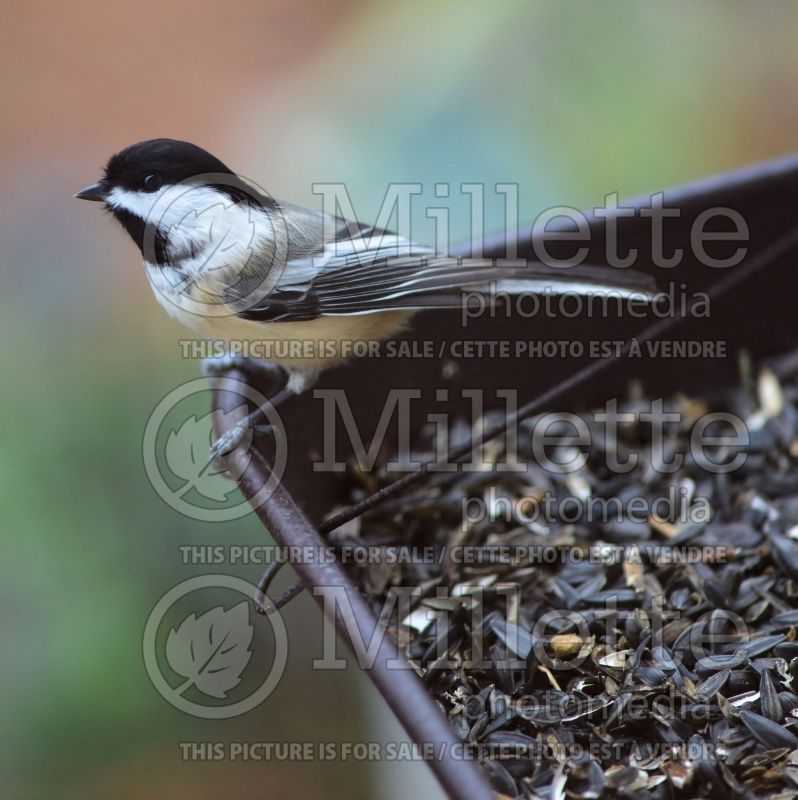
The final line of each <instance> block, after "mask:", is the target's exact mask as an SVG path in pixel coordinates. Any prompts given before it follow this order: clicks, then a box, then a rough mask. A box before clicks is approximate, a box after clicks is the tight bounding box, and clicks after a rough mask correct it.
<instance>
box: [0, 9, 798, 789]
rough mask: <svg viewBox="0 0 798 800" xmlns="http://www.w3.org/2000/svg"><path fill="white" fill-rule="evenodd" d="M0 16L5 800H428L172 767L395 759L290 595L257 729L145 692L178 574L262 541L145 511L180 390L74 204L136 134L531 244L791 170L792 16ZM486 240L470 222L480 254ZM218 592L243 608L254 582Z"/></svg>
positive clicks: (281, 184) (387, 725) (188, 12)
mask: <svg viewBox="0 0 798 800" xmlns="http://www.w3.org/2000/svg"><path fill="white" fill-rule="evenodd" d="M3 12H4V13H3V19H4V24H3V26H2V30H1V31H0V39H1V40H2V48H1V49H0V59H2V70H0V86H1V87H2V101H3V125H2V134H0V136H1V137H2V138H1V139H0V166H1V167H2V170H0V180H2V191H1V192H0V242H1V243H2V245H1V246H2V251H0V337H2V340H3V341H5V342H6V345H5V347H3V348H2V358H3V360H4V363H3V378H4V380H3V390H2V403H3V414H2V419H3V421H4V422H3V424H2V426H0V440H1V444H0V448H1V449H0V453H2V458H1V459H0V530H1V531H2V533H0V535H1V536H2V558H0V605H1V606H2V613H1V614H0V639H1V640H2V647H0V653H2V655H0V663H2V667H1V668H0V692H2V695H3V697H4V703H3V714H2V716H0V775H1V776H2V778H1V780H2V784H3V796H5V797H8V798H40V797H58V798H61V797H64V798H73V797H74V798H83V799H84V800H85V799H86V798H105V797H109V796H112V797H115V798H117V800H122V799H123V798H143V797H153V796H156V797H166V798H182V797H186V798H188V797H191V798H192V799H193V800H203V799H204V798H208V799H210V798H230V797H236V798H239V797H240V798H254V797H258V798H271V797H275V798H277V797H280V798H282V797H286V796H289V797H303V798H309V799H310V798H322V797H324V798H338V797H341V798H343V797H347V798H351V797H373V796H380V797H406V796H409V795H410V794H411V792H412V794H413V795H414V796H415V797H416V798H417V800H420V799H421V798H426V797H429V798H438V797H440V796H441V794H440V792H439V790H438V789H437V788H436V786H435V785H434V783H433V781H432V779H431V778H430V776H429V775H428V774H427V770H426V767H425V766H424V765H423V764H420V763H412V764H395V765H393V766H386V765H380V764H365V763H357V762H351V761H350V762H346V763H339V762H336V761H315V762H312V763H301V762H276V761H271V762H231V761H229V760H222V761H218V762H216V761H211V762H203V763H197V762H190V761H189V762H186V761H184V760H182V758H181V751H180V748H179V746H178V743H179V742H181V741H200V742H202V741H207V742H215V741H314V740H324V741H345V740H353V739H356V740H366V741H368V740H380V739H382V740H389V739H397V738H400V737H401V732H400V731H399V730H398V728H397V726H396V724H395V722H394V721H393V720H392V718H391V717H390V715H389V713H388V712H387V710H386V709H385V708H384V707H383V706H382V703H381V700H380V698H379V697H378V696H377V694H376V692H375V691H374V690H373V689H372V687H371V686H370V684H369V682H368V680H367V679H366V678H365V677H364V676H363V675H362V674H361V673H360V672H359V671H358V670H357V669H356V668H355V667H354V666H352V667H351V668H350V669H348V670H346V671H341V672H331V671H327V672H316V673H314V672H312V670H311V661H312V659H313V658H314V657H319V655H320V651H321V639H320V636H319V635H317V634H318V630H319V617H320V613H319V611H318V609H317V608H316V606H315V604H314V603H313V602H312V600H310V599H309V598H308V597H307V596H302V597H301V598H300V599H299V600H297V601H296V602H295V603H294V604H293V605H291V606H290V607H289V608H288V609H287V610H286V612H285V614H284V617H285V620H286V624H287V626H288V630H289V637H290V639H289V641H290V653H289V662H288V669H287V671H286V674H285V676H284V678H283V680H282V681H281V683H280V685H279V687H278V690H277V691H276V692H275V693H274V694H273V695H272V696H271V697H270V698H269V699H268V700H267V701H266V702H265V703H264V704H263V705H261V706H259V707H258V708H257V709H255V710H254V711H251V712H250V713H248V714H246V715H244V716H241V717H237V718H235V719H232V720H224V721H202V720H197V719H195V718H193V717H190V716H188V715H186V714H184V713H181V712H180V711H178V710H176V709H175V708H173V707H172V706H170V705H169V704H168V703H167V702H166V701H165V700H163V698H162V697H161V696H160V695H159V694H158V693H157V692H156V691H155V690H154V688H153V686H152V685H151V683H150V682H149V680H148V678H147V674H146V671H145V669H144V664H143V660H142V656H141V641H142V631H143V628H144V623H145V621H146V619H147V616H148V614H149V613H150V611H151V610H152V608H153V606H154V605H155V603H156V602H157V600H158V599H159V598H160V597H161V596H162V595H163V594H164V593H165V592H166V591H167V590H168V589H169V588H170V587H172V586H174V585H175V584H177V583H179V582H180V581H182V580H184V579H186V578H189V577H191V576H193V575H197V574H202V573H203V572H213V571H219V568H215V567H214V566H212V565H196V564H194V565H186V564H183V563H182V561H181V556H180V550H179V547H180V546H182V545H188V544H191V545H216V544H224V545H230V544H247V543H250V544H262V543H264V542H267V541H268V538H267V536H266V534H265V533H264V531H263V530H262V529H261V527H260V526H259V524H258V523H257V521H256V520H255V519H254V518H253V517H252V516H251V515H250V516H248V517H245V518H243V519H240V520H237V521H235V522H230V523H224V524H221V523H202V522H196V521H193V520H190V519H186V518H184V517H182V516H180V515H179V514H178V513H177V512H175V511H173V510H172V509H170V508H169V507H168V506H167V505H166V504H165V503H164V502H162V501H161V500H160V499H159V498H158V496H157V495H156V494H155V492H154V491H153V489H152V488H151V486H150V485H149V483H148V481H147V479H146V476H145V473H144V469H143V467H142V454H141V453H142V448H141V440H142V433H143V431H144V426H145V424H146V421H147V418H148V416H149V414H150V413H151V411H152V410H153V408H154V407H155V406H156V404H157V403H158V401H159V400H160V399H161V398H162V397H163V396H164V395H166V394H167V393H168V392H169V391H170V390H171V389H173V388H174V387H175V386H177V385H178V384H180V383H181V382H183V381H186V380H188V379H190V378H193V377H196V376H197V375H198V374H199V365H198V363H197V362H196V361H190V360H186V359H182V358H180V353H179V349H178V346H177V341H178V339H180V338H182V337H183V336H184V333H183V331H182V330H181V329H180V328H179V327H178V325H177V323H174V322H173V321H171V320H170V319H169V318H167V316H166V315H165V314H164V313H163V311H162V310H161V308H160V307H159V306H158V305H157V304H156V303H155V301H154V299H153V297H152V296H151V293H150V289H149V287H148V285H147V283H146V280H145V276H144V274H143V271H142V268H141V266H140V262H139V255H138V252H137V251H136V249H135V248H134V247H133V246H132V245H131V243H130V242H129V241H128V240H127V238H126V236H125V234H124V232H123V231H122V229H121V228H119V226H117V225H115V224H114V223H113V222H112V221H111V220H110V219H109V218H107V216H106V215H104V214H102V213H99V209H98V208H97V207H96V206H91V205H89V204H86V203H80V202H77V201H75V200H73V199H72V194H73V193H74V192H75V191H77V190H78V189H80V188H82V187H83V186H84V185H86V184H88V183H91V182H93V181H94V180H95V179H96V178H97V177H98V176H99V171H100V169H101V167H102V165H103V164H104V163H105V161H106V159H107V158H108V156H109V155H110V154H111V153H113V152H115V151H116V150H119V149H121V148H122V147H124V146H125V145H127V144H130V143H132V142H134V141H137V140H140V139H146V138H151V137H156V136H168V137H174V138H184V139H189V140H191V141H194V142H196V143H198V144H200V145H202V146H204V147H206V148H207V149H209V150H210V151H212V152H213V153H215V154H216V155H218V156H219V157H220V158H221V159H222V160H224V161H225V162H227V163H228V164H229V165H230V166H231V167H232V168H234V169H236V170H238V171H240V172H241V173H242V174H244V175H246V176H249V177H251V178H254V179H255V180H257V181H258V182H259V183H261V184H262V185H264V186H266V187H268V188H269V189H270V191H271V192H272V193H273V194H274V195H275V196H276V197H280V198H285V199H288V200H292V201H295V202H299V203H305V204H314V203H317V201H318V198H314V196H313V194H312V190H311V184H312V183H314V182H321V181H341V182H345V183H346V184H347V186H348V187H349V190H350V193H351V196H352V198H353V200H354V202H355V207H356V208H357V209H358V211H361V210H362V212H363V215H364V216H367V217H368V215H369V214H374V213H376V210H377V208H378V206H379V203H380V200H381V199H382V196H383V194H384V192H385V189H386V185H387V184H388V183H389V182H392V181H418V182H421V183H423V184H424V187H425V189H427V190H428V191H431V187H432V184H433V183H434V182H439V181H448V182H451V183H452V184H453V185H454V186H455V187H456V186H458V185H459V184H460V183H461V182H485V183H487V184H488V186H489V187H492V186H493V185H494V184H495V183H496V182H518V183H519V184H520V196H519V199H520V206H521V211H522V215H523V216H522V218H523V217H528V218H529V219H532V218H534V216H536V214H538V213H539V212H540V211H541V210H542V209H543V208H545V207H546V206H548V205H551V204H568V205H572V206H577V207H588V206H590V205H593V204H597V203H600V202H601V201H602V198H603V197H604V195H605V194H606V193H608V192H613V191H617V192H619V193H620V195H621V196H624V195H627V196H628V195H634V194H637V193H640V192H643V191H656V190H658V189H662V188H665V187H667V186H669V185H672V184H675V183H679V182H683V181H688V180H691V179H694V178H697V177H699V176H703V175H707V174H709V173H714V172H718V171H722V170H727V169H731V168H734V167H738V166H741V165H745V164H748V163H751V162H755V161H758V160H762V159H767V158H770V157H773V156H776V155H779V154H784V153H788V152H791V151H792V150H794V149H795V147H796V143H797V142H798V104H796V103H794V102H792V95H793V92H794V90H795V86H796V85H798V49H796V47H795V41H796V35H798V7H796V6H795V4H792V3H789V2H772V3H768V4H766V5H762V4H756V5H754V4H746V3H742V2H731V3H730V2H726V1H725V0H724V1H723V2H721V0H716V1H715V2H705V3H701V4H696V3H693V2H689V0H684V1H682V2H674V3H669V4H667V5H654V4H643V3H637V2H632V1H631V0H629V2H608V3H601V4H594V3H588V2H583V3H567V4H564V3H558V2H556V0H535V2H531V3H530V2H529V1H528V0H504V2H501V3H492V4H484V3H470V2H463V0H457V2H455V0H448V2H435V3H430V2H421V0H405V1H404V2H401V3H389V2H384V1H382V0H379V1H376V2H375V0H368V2H366V1H365V0H344V1H343V2H341V1H338V0H314V1H313V2H312V3H310V2H297V0H257V1H256V0H235V2H230V1H229V0H228V1H227V2H220V1H218V0H192V2H188V0H186V1H185V2H175V1H174V0H166V1H164V0H159V2H150V0H139V2H136V3H127V4H124V3H115V4H109V3H103V2H100V1H99V0H75V2H72V3H69V4H66V3H58V4H57V3H50V2H43V1H42V0H27V1H26V2H24V3H23V2H9V0H7V1H6V2H5V3H4V4H3ZM454 194H456V192H453V195H454ZM436 202H438V203H440V201H436ZM451 206H452V209H453V211H452V236H453V238H454V239H455V240H456V239H457V237H458V236H462V235H463V234H464V233H465V231H466V230H467V227H468V219H467V215H466V214H465V213H463V210H464V209H465V208H466V206H465V205H464V204H463V203H462V202H461V198H458V197H455V196H453V197H452V198H451ZM421 217H422V218H423V207H421ZM371 219H373V217H371ZM422 222H423V219H422ZM501 224H502V216H501V203H500V202H496V203H492V202H489V203H487V204H486V229H487V230H488V231H490V230H491V229H497V228H499V227H500V226H501ZM422 230H423V229H422ZM222 571H226V572H229V573H231V574H237V575H240V576H241V577H244V578H246V579H248V580H251V581H256V580H257V577H258V575H259V573H260V567H259V566H258V565H238V566H230V565H226V566H225V567H223V568H222ZM288 577H289V576H288V575H286V576H283V580H286V581H287V579H288Z"/></svg>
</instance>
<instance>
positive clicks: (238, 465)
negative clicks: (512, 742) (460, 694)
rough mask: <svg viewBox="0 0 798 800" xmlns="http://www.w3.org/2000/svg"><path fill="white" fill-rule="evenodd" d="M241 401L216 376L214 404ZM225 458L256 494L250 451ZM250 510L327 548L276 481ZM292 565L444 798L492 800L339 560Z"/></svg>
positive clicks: (260, 464) (281, 536)
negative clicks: (332, 595) (353, 631)
mask: <svg viewBox="0 0 798 800" xmlns="http://www.w3.org/2000/svg"><path fill="white" fill-rule="evenodd" d="M229 377H230V378H233V379H237V380H245V376H243V375H242V374H240V373H236V372H231V373H230V374H229ZM240 402H241V399H240V397H237V396H235V395H234V393H233V392H232V390H231V391H225V380H224V379H222V380H221V381H220V382H219V383H218V385H217V387H216V388H215V391H214V406H215V407H216V408H220V409H223V410H225V411H230V410H232V409H233V408H235V407H236V406H238V405H240ZM229 458H230V459H232V460H233V462H234V463H233V465H232V466H233V467H234V473H235V474H236V475H240V476H241V477H240V478H239V479H238V484H239V487H240V488H241V491H242V492H243V493H244V495H245V497H247V499H251V498H253V497H256V496H257V493H258V490H259V489H260V488H261V487H262V486H263V485H264V484H265V483H266V481H267V480H268V478H269V475H270V470H269V467H268V465H267V464H266V462H265V461H264V460H263V458H262V457H261V455H260V454H259V453H258V452H257V450H255V448H252V450H251V451H250V452H249V453H247V452H245V451H243V449H239V450H237V451H235V452H234V453H232V454H231V455H230V456H229ZM253 507H254V510H255V513H256V514H257V515H258V517H259V519H260V520H261V522H263V524H264V526H265V527H266V529H267V530H268V531H269V533H270V534H271V535H272V536H273V537H274V539H275V540H276V541H277V543H278V544H279V545H281V546H283V547H285V546H287V545H291V546H294V547H297V548H299V550H298V552H318V553H319V554H320V556H321V554H323V553H325V552H326V550H327V543H326V542H325V541H324V539H322V537H321V536H320V535H319V533H318V531H316V529H315V528H314V527H313V525H312V524H311V523H310V521H309V520H308V519H307V517H306V516H305V515H304V514H303V513H302V511H301V510H300V509H299V508H298V506H297V505H296V503H295V502H294V500H293V498H292V497H291V496H290V495H289V493H288V491H287V490H286V489H285V488H284V487H283V486H282V484H281V483H279V482H278V483H277V485H276V488H275V490H274V492H273V494H272V495H271V496H270V497H269V499H268V500H267V501H266V502H264V503H261V504H260V505H259V506H257V507H255V506H253ZM304 548H310V549H309V550H305V549H304ZM291 565H292V567H293V568H294V570H296V572H297V574H298V575H299V576H300V578H301V579H302V580H303V582H304V583H305V585H306V586H308V587H313V588H314V591H313V597H314V599H315V600H316V602H317V603H319V605H320V606H321V607H322V610H323V611H324V612H325V614H328V615H329V618H330V621H331V622H332V623H334V624H335V627H336V629H337V631H338V633H339V634H340V635H341V636H342V638H343V639H344V640H345V641H346V642H347V644H348V645H349V647H350V648H351V650H352V652H353V653H354V654H355V656H356V657H358V659H359V660H360V663H361V664H362V663H364V660H365V661H367V662H368V663H369V665H368V667H365V668H364V671H365V672H366V674H367V675H368V676H369V677H370V678H371V680H372V681H373V682H374V685H375V686H376V687H377V689H378V690H379V691H380V694H382V696H383V697H384V698H385V701H386V702H387V703H388V705H389V706H390V708H391V709H392V710H393V712H394V713H395V714H396V717H397V719H398V720H399V722H400V723H401V724H402V727H404V729H405V730H406V731H407V733H408V734H409V736H410V737H411V739H412V740H413V741H414V742H415V743H417V744H418V745H420V746H430V744H432V746H433V747H434V753H435V758H433V759H431V760H430V761H428V762H427V763H428V764H429V765H430V768H431V769H432V771H433V772H434V774H435V776H436V777H437V779H438V780H439V781H440V784H441V786H442V787H443V789H444V790H445V791H446V793H447V794H448V796H449V797H451V798H454V800H495V793H494V792H493V790H492V789H491V788H490V785H489V784H488V782H487V780H486V778H485V777H484V775H483V773H482V772H481V770H480V769H479V767H478V766H477V764H476V763H474V761H472V760H469V759H463V758H458V757H457V756H458V754H462V752H463V743H462V742H461V741H460V740H459V739H458V738H457V736H456V735H455V733H454V731H453V730H452V728H451V726H450V725H449V722H448V720H447V719H446V718H445V717H444V715H443V714H442V713H441V711H440V709H438V707H437V706H436V705H435V704H434V703H433V702H432V700H431V698H430V696H429V694H428V693H427V690H426V689H425V687H424V685H423V683H422V682H421V680H420V679H419V677H418V676H417V675H416V673H415V672H414V671H413V669H412V668H411V667H410V665H409V664H408V662H407V660H406V659H405V657H404V656H403V654H402V653H401V652H400V650H399V648H398V647H397V646H396V644H395V643H394V642H393V641H392V640H391V638H390V637H389V636H387V635H386V634H385V631H383V630H381V629H380V626H379V625H378V622H377V619H376V618H375V616H374V615H373V613H372V612H371V609H370V608H369V607H368V605H367V603H366V602H365V600H364V599H363V597H362V596H361V594H360V592H359V591H358V589H357V587H356V586H355V584H354V583H353V581H352V580H351V579H350V578H349V576H348V575H347V574H346V572H345V571H344V569H343V567H342V566H341V565H340V564H339V563H338V562H337V561H331V560H327V559H325V558H323V557H319V558H313V559H310V560H309V561H306V560H301V561H292V562H291ZM330 590H333V591H335V592H337V593H342V594H343V595H345V598H346V603H347V611H349V610H351V620H347V619H345V618H344V614H343V611H342V610H341V608H340V605H339V604H337V603H336V604H335V612H334V614H333V615H330V612H329V608H328V605H332V604H325V603H324V594H325V592H327V591H330ZM338 596H339V597H340V594H339V595H338ZM347 622H350V623H351V622H354V624H355V625H356V626H357V630H358V634H359V635H358V636H357V637H354V638H353V637H352V636H350V632H349V628H348V627H347ZM375 636H376V637H377V640H378V641H379V646H378V647H377V649H376V655H374V654H368V655H367V654H366V652H365V650H364V644H366V645H367V644H368V643H369V642H372V640H373V637H375ZM391 664H394V665H396V666H390V665H391Z"/></svg>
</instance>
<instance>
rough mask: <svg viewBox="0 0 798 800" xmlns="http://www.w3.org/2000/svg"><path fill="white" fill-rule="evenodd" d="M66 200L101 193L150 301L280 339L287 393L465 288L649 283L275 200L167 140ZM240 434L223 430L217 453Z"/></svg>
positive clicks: (620, 288)
mask: <svg viewBox="0 0 798 800" xmlns="http://www.w3.org/2000/svg"><path fill="white" fill-rule="evenodd" d="M75 197H78V198H80V199H81V200H94V201H99V202H103V203H104V204H105V207H106V208H107V209H108V210H109V211H110V212H111V213H112V214H113V215H114V217H116V219H117V220H118V221H119V222H120V223H121V224H122V225H123V226H124V228H125V229H126V230H127V232H128V233H129V234H130V236H131V237H132V239H133V241H134V242H135V243H136V245H137V246H138V247H139V249H140V250H141V253H142V256H143V259H144V267H145V270H146V273H147V277H148V278H149V281H150V285H151V286H152V288H153V291H154V292H155V296H156V298H157V299H158V301H159V302H160V303H161V305H163V306H164V308H165V309H166V310H167V311H168V312H169V313H170V314H171V315H172V316H174V317H176V318H177V319H179V320H180V321H181V322H182V323H184V324H185V325H186V326H187V327H189V328H191V329H192V330H194V331H196V332H197V333H199V334H201V335H202V336H206V337H211V338H214V339H222V340H225V341H238V342H242V341H243V342H250V343H251V342H258V343H259V344H260V343H264V342H266V343H270V344H272V345H275V344H280V345H282V346H279V347H274V348H273V349H274V352H275V357H274V359H272V360H273V361H274V362H276V363H277V364H279V365H280V366H281V367H283V368H284V369H285V370H286V372H287V385H286V387H285V391H286V392H293V393H298V392H301V391H303V390H304V389H305V388H307V387H308V386H309V385H310V384H312V383H313V381H314V380H315V378H316V376H317V375H318V374H319V372H320V371H321V370H323V369H326V368H327V367H329V366H332V365H334V364H337V363H340V362H341V361H342V360H344V359H345V358H346V357H347V355H348V354H349V353H350V352H351V348H350V347H349V346H348V345H350V344H351V343H352V342H361V341H367V342H371V341H375V340H377V341H379V340H384V339H386V338H389V337H391V336H393V335H395V334H397V333H398V332H400V331H401V330H402V329H404V328H405V327H406V326H407V325H408V323H409V321H410V319H411V318H412V316H413V314H414V313H415V312H417V311H420V310H422V309H430V308H459V307H461V305H462V303H463V298H464V292H465V291H469V292H473V291H484V292H486V293H489V292H490V293H494V292H492V290H493V289H495V290H497V291H500V292H503V293H509V294H513V293H522V292H523V293H525V292H541V293H542V292H550V293H559V294H562V293H573V292H576V293H579V294H584V295H588V294H605V295H606V294H607V293H610V294H612V295H615V296H622V297H624V298H632V299H639V300H647V299H650V296H651V292H652V291H653V290H654V286H653V283H652V281H651V279H650V278H648V277H647V276H643V275H641V274H640V273H633V272H630V271H619V270H615V269H612V268H603V267H590V266H577V267H570V268H567V269H562V268H555V267H552V266H547V265H545V264H541V263H537V262H528V263H524V264H523V265H522V266H503V265H500V264H496V263H495V262H494V261H491V260H486V259H466V260H459V259H456V258H449V257H446V256H440V255H437V254H436V253H435V252H434V251H433V250H431V249H430V248H428V247H424V246H422V245H419V244H417V243H415V242H413V241H411V240H409V239H407V238H404V237H402V236H399V235H396V234H394V233H390V232H388V231H385V230H380V229H376V228H374V227H372V226H369V225H364V224H361V223H359V222H353V221H350V220H345V219H341V218H340V217H338V216H335V215H334V214H331V213H329V212H322V211H312V210H309V209H306V208H302V207H300V206H296V205H292V204H290V203H285V202H277V201H275V200H274V199H272V198H271V197H270V196H269V195H268V194H267V193H266V192H265V191H263V190H262V189H259V188H258V187H257V186H255V185H253V184H251V183H249V182H247V181H245V180H243V179H242V178H240V177H239V176H238V175H236V174H235V173H234V172H233V171H232V170H230V169H229V168H228V167H227V166H226V165H225V164H223V163H222V162H221V161H219V159H217V158H215V157H214V156H212V155H211V154H210V153H208V152H206V151H205V150H203V149H202V148H200V147H197V146H196V145H193V144H190V143H188V142H181V141H176V140H173V139H152V140H149V141H145V142H140V143H138V144H134V145H131V146H130V147H128V148H126V149H125V150H122V151H121V152H120V153H117V154H116V155H114V156H113V157H112V158H111V159H110V161H109V162H108V164H107V166H106V167H105V174H104V176H103V177H102V178H101V180H100V181H98V182H97V183H95V184H93V185H91V186H88V187H86V188H85V189H83V190H82V191H80V192H78V193H77V194H76V195H75ZM292 343H293V344H296V345H297V346H296V347H294V348H293V349H292V347H291V344H292ZM256 413H257V412H256ZM242 438H243V437H242V435H241V431H239V433H238V434H236V435H234V436H228V437H227V441H226V442H223V443H217V447H216V451H217V453H221V454H224V453H225V452H230V451H231V450H232V449H233V448H234V447H235V446H237V444H238V443H239V442H240V441H241V440H242Z"/></svg>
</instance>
